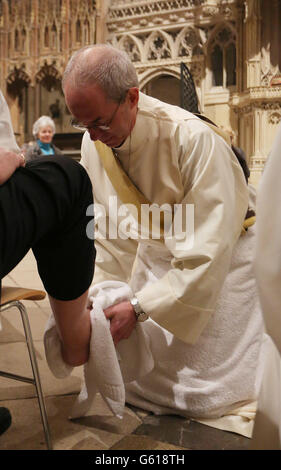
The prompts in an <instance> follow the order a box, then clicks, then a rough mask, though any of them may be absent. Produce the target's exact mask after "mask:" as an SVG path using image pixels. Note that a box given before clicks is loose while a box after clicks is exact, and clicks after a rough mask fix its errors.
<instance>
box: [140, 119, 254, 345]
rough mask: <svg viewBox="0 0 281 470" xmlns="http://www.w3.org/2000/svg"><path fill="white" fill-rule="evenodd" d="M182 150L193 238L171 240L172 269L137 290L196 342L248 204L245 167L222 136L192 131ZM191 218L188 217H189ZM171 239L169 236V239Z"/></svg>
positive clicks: (161, 320) (171, 326)
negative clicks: (191, 206) (188, 143)
mask: <svg viewBox="0 0 281 470" xmlns="http://www.w3.org/2000/svg"><path fill="white" fill-rule="evenodd" d="M189 142H190V148H189V149H188V153H187V155H188V156H186V155H182V157H181V159H182V161H181V162H180V163H181V167H182V180H183V185H184V189H185V196H184V199H183V201H182V203H183V204H193V205H194V243H193V246H192V247H190V246H189V241H190V240H189V239H187V240H186V247H185V245H184V243H181V244H180V245H179V244H177V242H176V241H174V244H173V243H171V242H170V243H169V249H170V252H171V254H172V257H173V258H172V262H171V269H170V270H169V271H168V272H167V274H166V275H164V277H163V278H161V279H160V280H158V281H156V282H154V283H151V284H148V285H147V286H146V287H145V288H143V289H142V290H140V291H139V292H137V293H136V296H137V298H138V300H139V302H140V305H141V307H142V308H143V310H144V311H145V312H147V313H148V314H149V315H150V316H151V318H152V319H153V320H154V321H156V322H157V323H158V324H159V325H161V326H162V327H164V328H166V329H167V330H168V331H170V332H171V333H173V334H174V335H175V336H177V337H178V338H179V339H181V340H183V341H185V342H188V343H194V342H196V340H197V339H198V336H199V335H200V333H201V332H202V330H203V328H204V327H205V325H206V324H207V322H208V320H209V318H210V315H211V314H212V313H213V312H214V309H215V306H216V301H217V298H218V295H219V292H220V290H221V287H222V285H223V282H224V280H225V277H226V275H227V273H228V270H229V266H230V261H231V255H232V250H233V247H234V244H235V242H236V241H237V240H238V238H239V236H240V233H241V229H242V225H243V221H244V217H245V214H246V211H247V206H248V190H247V186H246V183H245V178H244V175H243V173H242V170H241V168H240V166H239V164H238V163H237V161H236V159H235V157H234V158H233V155H232V151H231V150H230V148H229V147H228V145H226V143H225V142H224V140H223V139H222V138H221V137H218V136H217V135H216V134H215V133H213V132H210V131H209V129H207V128H206V130H205V131H204V130H203V131H201V132H198V128H195V129H194V132H193V131H192V127H191V131H190V135H189ZM187 223H188V222H187ZM166 244H167V242H166Z"/></svg>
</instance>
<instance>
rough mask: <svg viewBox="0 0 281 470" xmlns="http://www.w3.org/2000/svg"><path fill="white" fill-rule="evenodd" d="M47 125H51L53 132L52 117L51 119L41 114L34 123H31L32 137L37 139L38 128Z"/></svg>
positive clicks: (54, 130)
mask: <svg viewBox="0 0 281 470" xmlns="http://www.w3.org/2000/svg"><path fill="white" fill-rule="evenodd" d="M47 126H49V127H51V129H52V130H53V132H54V134H55V132H56V126H55V123H54V121H53V119H51V118H50V117H49V116H41V117H40V118H39V119H37V121H35V123H34V124H33V128H32V134H33V137H34V138H35V139H37V136H38V133H39V131H40V129H41V128H42V127H47Z"/></svg>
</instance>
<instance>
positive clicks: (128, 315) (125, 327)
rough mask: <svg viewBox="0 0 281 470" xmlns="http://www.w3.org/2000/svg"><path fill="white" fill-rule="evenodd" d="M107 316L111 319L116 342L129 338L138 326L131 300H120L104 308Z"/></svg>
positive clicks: (111, 327) (111, 328)
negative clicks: (118, 302)
mask: <svg viewBox="0 0 281 470" xmlns="http://www.w3.org/2000/svg"><path fill="white" fill-rule="evenodd" d="M104 314H105V316H106V318H108V319H109V320H110V331H111V334H112V338H113V341H114V344H117V343H118V342H119V341H121V339H128V338H129V336H130V335H131V333H132V331H133V329H134V328H135V326H136V323H137V320H136V314H135V311H134V309H133V307H132V305H131V304H130V302H128V301H126V302H120V304H116V305H112V306H111V307H108V308H106V309H105V310H104Z"/></svg>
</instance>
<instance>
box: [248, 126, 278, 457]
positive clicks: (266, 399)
mask: <svg viewBox="0 0 281 470" xmlns="http://www.w3.org/2000/svg"><path fill="white" fill-rule="evenodd" d="M280 149H281V126H279V129H278V131H277V136H276V139H275V141H274V144H273V147H272V150H271V153H270V155H269V157H268V159H267V161H266V165H265V170H264V173H263V176H262V179H261V182H260V186H259V189H258V204H257V241H256V252H255V273H256V277H257V284H258V291H259V295H260V301H261V305H262V310H263V317H264V322H265V326H266V332H267V333H268V335H269V337H268V338H267V340H266V360H265V371H264V377H263V382H262V388H261V393H260V396H259V405H258V412H257V418H256V422H255V428H254V435H253V442H252V448H253V449H264V450H266V449H267V450H269V449H276V450H277V449H281V360H280V354H281V290H280V286H281V237H280V234H281V190H280V175H281V150H280Z"/></svg>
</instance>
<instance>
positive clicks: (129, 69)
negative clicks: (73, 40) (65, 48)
mask: <svg viewBox="0 0 281 470" xmlns="http://www.w3.org/2000/svg"><path fill="white" fill-rule="evenodd" d="M69 80H70V81H71V85H74V86H76V87H81V86H86V85H91V84H92V85H93V84H98V85H99V86H100V87H101V88H102V89H103V91H104V92H105V93H106V96H107V97H108V98H109V99H112V100H114V101H120V100H122V99H125V95H126V92H127V91H128V90H129V88H133V87H137V88H138V86H139V82H138V77H137V73H136V70H135V67H134V66H133V64H132V62H131V61H130V59H129V57H128V55H127V54H126V52H124V51H121V50H120V49H116V48H115V47H113V46H110V45H109V44H95V45H92V46H86V47H83V48H82V49H79V50H78V51H76V52H75V53H74V54H73V55H72V57H71V58H70V60H69V62H68V64H67V66H66V69H65V71H64V75H63V79H62V88H63V89H64V87H65V84H66V82H67V81H69Z"/></svg>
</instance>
